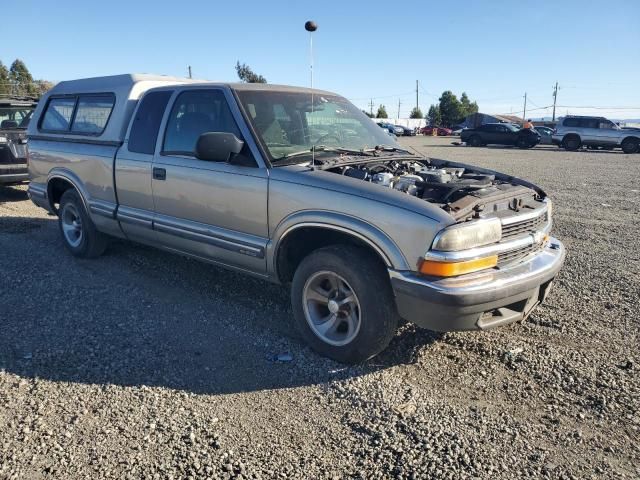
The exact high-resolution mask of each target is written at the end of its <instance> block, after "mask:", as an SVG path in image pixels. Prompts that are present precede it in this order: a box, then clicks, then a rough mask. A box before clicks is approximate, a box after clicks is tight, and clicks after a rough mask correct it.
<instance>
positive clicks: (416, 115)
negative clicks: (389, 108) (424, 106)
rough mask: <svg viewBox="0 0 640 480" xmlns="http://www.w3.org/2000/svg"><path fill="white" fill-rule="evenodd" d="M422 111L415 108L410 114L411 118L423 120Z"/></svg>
mask: <svg viewBox="0 0 640 480" xmlns="http://www.w3.org/2000/svg"><path fill="white" fill-rule="evenodd" d="M422 117H423V115H422V110H420V107H413V110H411V113H410V114H409V118H422Z"/></svg>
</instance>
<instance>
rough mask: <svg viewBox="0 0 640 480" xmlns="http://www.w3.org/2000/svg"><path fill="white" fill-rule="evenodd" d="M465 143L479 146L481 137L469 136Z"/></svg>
mask: <svg viewBox="0 0 640 480" xmlns="http://www.w3.org/2000/svg"><path fill="white" fill-rule="evenodd" d="M467 143H468V144H469V145H471V146H472V147H481V146H482V139H481V138H480V137H479V136H478V135H473V136H472V137H471V138H469V140H468V141H467Z"/></svg>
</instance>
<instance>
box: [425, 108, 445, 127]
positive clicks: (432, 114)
mask: <svg viewBox="0 0 640 480" xmlns="http://www.w3.org/2000/svg"><path fill="white" fill-rule="evenodd" d="M427 119H428V120H429V125H431V126H433V127H437V126H439V125H440V124H441V123H442V117H441V116H440V107H439V106H438V105H431V106H430V107H429V113H427Z"/></svg>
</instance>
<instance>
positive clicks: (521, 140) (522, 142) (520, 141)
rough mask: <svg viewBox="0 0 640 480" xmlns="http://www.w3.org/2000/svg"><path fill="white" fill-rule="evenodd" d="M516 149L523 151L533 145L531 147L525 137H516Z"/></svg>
mask: <svg viewBox="0 0 640 480" xmlns="http://www.w3.org/2000/svg"><path fill="white" fill-rule="evenodd" d="M516 147H518V148H522V149H524V148H531V147H533V145H531V142H529V141H528V140H527V139H526V138H525V137H518V138H517V139H516Z"/></svg>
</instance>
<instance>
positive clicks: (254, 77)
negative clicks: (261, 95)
mask: <svg viewBox="0 0 640 480" xmlns="http://www.w3.org/2000/svg"><path fill="white" fill-rule="evenodd" d="M236 73H237V74H238V78H239V79H240V80H242V81H243V82H245V83H267V79H266V78H264V77H263V76H262V75H258V74H257V73H255V72H254V71H253V70H251V67H249V65H247V64H246V63H242V64H241V63H240V62H239V61H238V62H236Z"/></svg>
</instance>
